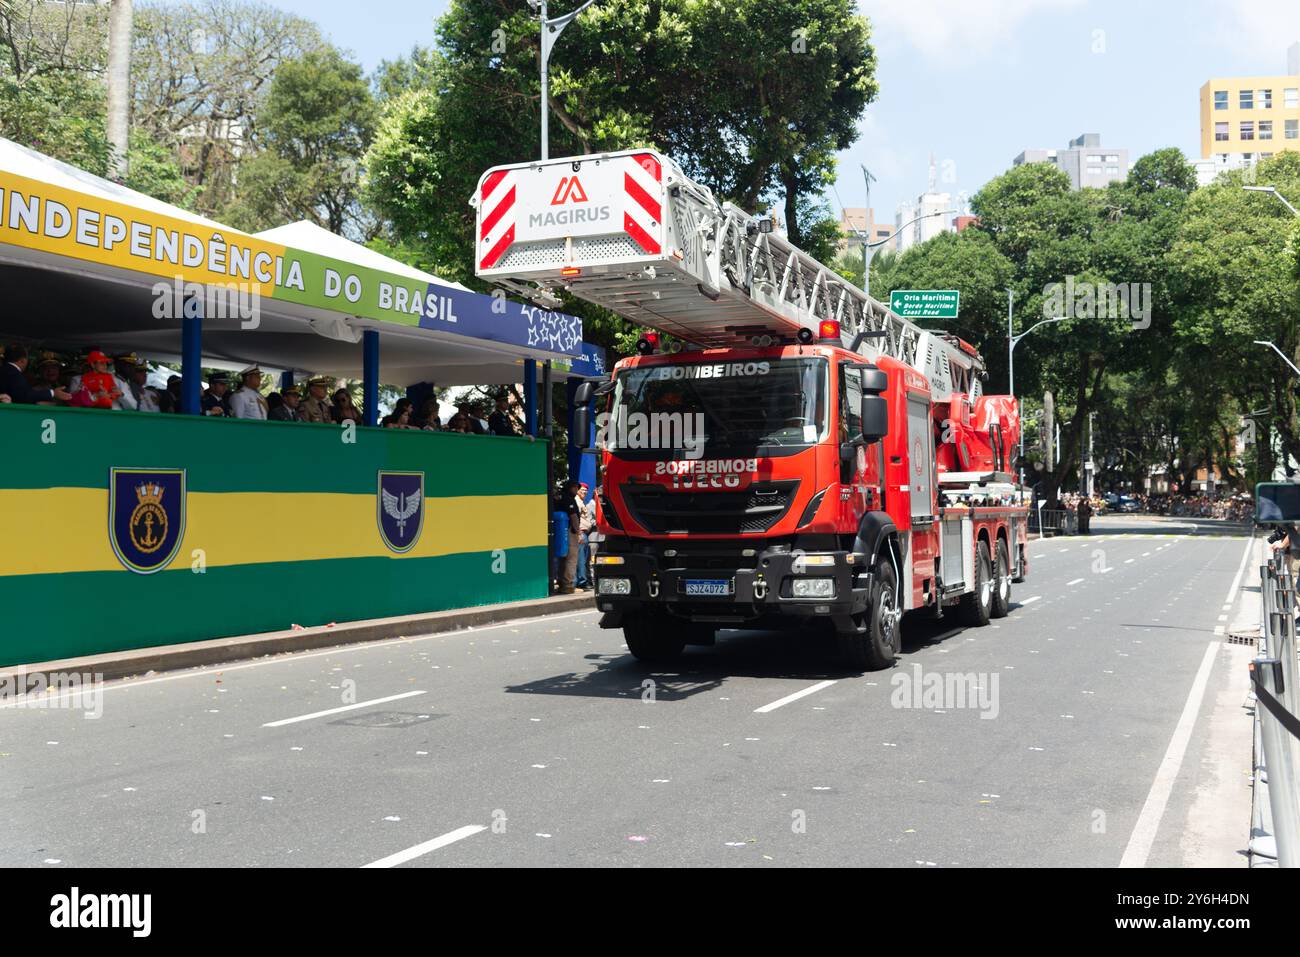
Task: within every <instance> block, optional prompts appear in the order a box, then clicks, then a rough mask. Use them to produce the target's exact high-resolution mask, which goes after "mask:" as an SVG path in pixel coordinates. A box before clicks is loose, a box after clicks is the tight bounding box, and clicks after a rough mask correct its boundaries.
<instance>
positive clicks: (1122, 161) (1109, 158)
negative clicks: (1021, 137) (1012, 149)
mask: <svg viewBox="0 0 1300 957" xmlns="http://www.w3.org/2000/svg"><path fill="white" fill-rule="evenodd" d="M1026 163H1052V164H1053V165H1055V166H1056V167H1057V168H1059V169H1060V170H1061V171H1062V172H1064V173H1065V174H1066V175H1067V176H1069V177H1070V187H1071V188H1072V189H1082V188H1083V187H1085V186H1089V187H1092V188H1094V189H1102V188H1104V187H1106V186H1108V185H1109V184H1111V183H1113V182H1115V181H1116V180H1123V179H1127V178H1128V150H1127V149H1123V148H1121V147H1114V146H1105V147H1103V146H1102V145H1101V135H1100V134H1098V133H1084V134H1083V135H1081V136H1076V137H1075V138H1074V139H1072V140H1070V145H1069V146H1068V147H1066V148H1065V149H1063V150H1034V149H1030V150H1025V151H1024V152H1023V153H1021V154H1020V155H1019V156H1017V157H1016V158H1015V159H1014V160H1012V161H1011V165H1012V166H1023V165H1024V164H1026Z"/></svg>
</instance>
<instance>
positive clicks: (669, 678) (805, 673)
mask: <svg viewBox="0 0 1300 957" xmlns="http://www.w3.org/2000/svg"><path fill="white" fill-rule="evenodd" d="M953 620H954V619H952V618H949V619H948V620H946V621H933V620H929V619H927V618H925V617H921V616H911V615H909V616H907V617H905V618H904V619H903V647H902V653H903V654H904V655H906V654H908V653H909V652H914V651H918V650H920V649H922V648H928V647H931V646H934V645H937V644H939V643H941V642H942V641H944V639H946V638H950V637H952V636H954V635H957V634H959V633H960V632H961V631H962V628H961V627H960V626H957V625H954V624H953ZM587 659H588V660H590V661H593V662H596V668H595V670H594V671H589V672H585V673H580V672H575V671H570V672H565V673H564V674H558V675H552V676H550V677H547V678H539V679H537V680H536V681H529V682H525V683H523V684H517V685H508V686H507V687H506V689H505V690H506V691H507V692H509V693H511V694H555V695H573V696H577V697H589V698H626V699H628V700H640V699H641V698H642V697H643V696H644V695H645V694H646V693H647V691H651V690H652V691H653V693H654V696H655V700H657V701H681V700H685V699H686V698H690V697H692V696H694V695H697V694H701V693H704V692H708V691H717V690H719V689H721V688H722V687H723V686H724V685H725V684H726V682H727V680H728V679H731V678H787V679H797V680H803V681H823V680H826V679H828V678H850V677H856V676H857V674H858V673H857V672H855V671H852V670H850V669H848V668H847V667H845V665H844V664H843V662H842V661H841V659H840V656H839V650H838V648H837V647H836V642H835V638H834V636H833V635H832V634H831V632H830V630H829V629H824V628H820V627H816V626H806V627H803V628H799V629H793V630H790V631H758V630H755V631H743V630H731V629H728V630H725V631H720V632H718V641H717V644H715V645H713V646H710V647H688V648H687V649H686V651H685V652H684V653H683V654H682V656H681V658H679V659H678V660H677V661H675V662H673V663H671V664H666V665H650V664H643V663H642V662H639V661H637V660H636V659H635V658H633V657H632V656H631V655H630V654H627V653H623V654H608V655H587ZM899 660H900V662H901V661H902V660H903V659H899ZM647 682H653V684H647Z"/></svg>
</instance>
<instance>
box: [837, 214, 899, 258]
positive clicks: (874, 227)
mask: <svg viewBox="0 0 1300 957" xmlns="http://www.w3.org/2000/svg"><path fill="white" fill-rule="evenodd" d="M864 232H865V234H866V236H867V242H871V243H878V242H881V241H883V240H888V239H889V237H890V236H892V235H894V226H893V224H892V223H878V222H876V211H875V210H874V209H867V208H865V207H862V206H846V207H844V209H843V210H841V211H840V235H841V236H842V237H843V238H842V239H841V240H840V245H839V248H840V252H844V251H845V250H846V249H858V250H861V249H862V246H861V243H862V236H863V233H864Z"/></svg>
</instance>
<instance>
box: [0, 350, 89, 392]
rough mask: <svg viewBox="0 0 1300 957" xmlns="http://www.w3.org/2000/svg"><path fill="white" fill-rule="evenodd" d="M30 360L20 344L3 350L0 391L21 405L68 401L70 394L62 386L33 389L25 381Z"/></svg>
mask: <svg viewBox="0 0 1300 957" xmlns="http://www.w3.org/2000/svg"><path fill="white" fill-rule="evenodd" d="M29 361H31V360H30V358H29V357H28V355H27V349H26V348H25V347H23V346H20V345H16V344H15V345H11V346H9V348H8V349H6V350H5V361H4V362H3V363H0V393H3V394H4V395H7V396H9V398H10V399H11V400H12V401H14V402H18V403H21V404H22V405H35V404H36V403H37V402H53V401H55V400H56V399H57V400H58V401H59V402H68V401H70V400H71V399H72V396H71V395H70V394H69V393H68V392H67V390H65V389H63V388H55V389H34V388H32V385H31V383H29V382H28V381H27V363H28V362H29Z"/></svg>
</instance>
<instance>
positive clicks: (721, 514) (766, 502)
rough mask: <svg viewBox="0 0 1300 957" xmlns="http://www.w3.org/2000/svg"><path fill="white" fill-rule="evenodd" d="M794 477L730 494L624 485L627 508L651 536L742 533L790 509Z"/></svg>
mask: <svg viewBox="0 0 1300 957" xmlns="http://www.w3.org/2000/svg"><path fill="white" fill-rule="evenodd" d="M798 489H799V483H798V481H790V482H760V483H757V484H754V485H751V486H750V487H749V488H747V489H739V490H737V491H731V492H674V491H671V490H669V489H664V488H661V487H659V486H646V485H624V486H623V488H622V491H623V501H625V502H626V503H627V507H628V511H629V512H631V514H632V517H633V518H634V519H636V520H637V522H638V523H639V524H641V525H642V526H643V527H644V528H645V529H646V530H647V531H649V532H650V533H652V534H655V535H667V534H670V533H675V532H686V533H688V534H692V535H744V534H752V533H757V532H766V531H767V530H768V529H770V528H772V526H774V525H775V524H776V523H777V522H779V521H780V520H781V517H782V516H783V515H785V513H786V512H788V511H789V510H790V505H791V504H792V503H793V502H794V497H795V493H796V492H797V491H798Z"/></svg>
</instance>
